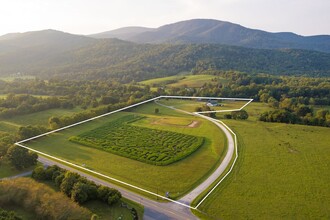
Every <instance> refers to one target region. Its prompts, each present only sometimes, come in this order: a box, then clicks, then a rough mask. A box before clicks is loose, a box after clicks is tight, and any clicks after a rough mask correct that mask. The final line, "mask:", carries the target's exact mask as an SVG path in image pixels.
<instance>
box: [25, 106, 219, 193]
mask: <svg viewBox="0 0 330 220" xmlns="http://www.w3.org/2000/svg"><path fill="white" fill-rule="evenodd" d="M155 108H158V109H159V113H158V114H155V113H154V112H155V111H154V109H155ZM132 112H134V113H139V114H141V115H147V116H148V117H154V118H159V119H161V118H164V117H181V118H185V119H187V120H191V121H194V120H198V121H200V124H199V126H198V127H195V128H191V127H188V126H177V125H174V126H173V125H168V124H157V123H155V124H153V123H147V122H146V121H143V120H140V121H137V122H134V126H142V127H147V128H152V129H158V130H164V131H174V132H178V133H182V134H187V135H193V136H202V137H204V138H205V141H204V144H203V145H202V146H201V147H200V148H199V149H198V150H197V151H195V152H194V153H193V154H191V155H190V156H189V157H187V158H185V159H183V160H181V161H178V162H175V163H173V164H170V165H167V166H155V165H150V164H146V163H143V162H139V161H136V160H132V159H129V158H126V157H121V156H118V155H115V154H111V153H108V152H105V151H102V150H98V149H95V148H91V147H86V146H83V145H80V144H77V143H72V142H70V141H69V140H68V139H69V138H70V137H72V136H76V135H79V134H82V133H84V132H87V131H91V130H93V129H95V128H98V127H100V126H103V125H105V124H106V123H109V122H111V121H113V120H116V119H117V118H120V117H122V116H124V115H127V114H131V113H132ZM127 136H129V133H128V134H127ZM26 145H27V146H28V147H31V148H33V149H36V150H40V151H42V152H45V153H47V154H50V155H52V156H55V157H59V158H62V159H65V160H68V161H70V162H72V163H75V164H78V165H84V166H85V167H86V168H90V169H92V170H95V171H98V172H101V173H103V174H106V175H109V176H111V177H114V178H117V179H119V180H122V181H125V182H128V183H130V184H133V185H136V186H139V187H142V188H145V189H147V190H150V191H153V192H158V193H159V194H160V195H165V193H166V192H170V195H171V196H172V197H178V196H180V195H183V194H184V193H186V192H187V191H189V190H190V189H192V188H193V187H194V186H196V185H197V184H198V183H200V182H201V181H202V180H203V179H205V178H206V177H207V176H208V175H209V174H210V172H211V171H212V170H213V169H214V168H215V167H216V165H218V164H219V162H220V160H219V158H221V157H222V156H223V153H224V151H225V140H224V135H223V133H222V132H221V130H220V129H219V128H217V127H216V126H215V125H214V124H213V123H211V122H209V121H206V120H204V119H201V118H197V117H195V116H190V115H186V114H182V113H179V112H176V111H173V110H171V109H168V108H165V107H162V106H159V105H157V104H155V103H149V104H145V105H142V106H140V107H137V108H135V109H131V111H130V112H119V113H116V114H113V115H110V116H107V117H103V118H100V119H97V120H94V121H91V122H88V123H86V124H82V125H79V126H76V127H73V128H69V129H66V130H64V131H61V132H58V133H55V134H52V135H49V136H48V137H42V138H39V139H37V140H35V141H31V142H28V143H26ZM187 180H189V181H187Z"/></svg>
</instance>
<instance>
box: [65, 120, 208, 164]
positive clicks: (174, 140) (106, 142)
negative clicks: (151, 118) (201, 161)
mask: <svg viewBox="0 0 330 220" xmlns="http://www.w3.org/2000/svg"><path fill="white" fill-rule="evenodd" d="M142 118H144V117H142V116H137V115H127V116H123V117H121V118H119V119H117V120H115V121H113V122H110V123H108V124H106V125H104V126H101V127H99V128H96V129H94V130H91V131H88V132H85V133H83V134H80V135H78V136H73V137H70V139H69V140H70V141H72V142H75V143H79V144H83V145H85V146H89V147H93V148H97V149H102V150H105V151H108V152H110V153H114V154H117V155H120V156H124V157H128V158H131V159H135V160H139V161H142V162H145V163H149V164H153V165H168V164H171V163H174V162H176V161H178V160H181V159H183V158H185V157H187V156H188V155H190V154H191V153H193V152H194V151H195V150H197V149H198V148H199V147H200V146H202V145H203V143H204V138H203V137H197V136H192V135H186V134H182V133H177V132H171V131H162V130H157V129H150V128H145V127H137V126H133V125H131V124H132V122H134V121H137V120H140V119H142Z"/></svg>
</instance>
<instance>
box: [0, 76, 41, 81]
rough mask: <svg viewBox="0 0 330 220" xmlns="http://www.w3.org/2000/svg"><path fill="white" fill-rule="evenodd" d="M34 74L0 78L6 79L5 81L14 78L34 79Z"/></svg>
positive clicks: (1, 78)
mask: <svg viewBox="0 0 330 220" xmlns="http://www.w3.org/2000/svg"><path fill="white" fill-rule="evenodd" d="M35 78H36V77H35V76H30V75H24V76H18V75H17V76H2V77H0V80H3V81H6V82H12V81H14V80H16V79H21V80H26V79H35Z"/></svg>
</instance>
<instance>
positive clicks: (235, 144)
mask: <svg viewBox="0 0 330 220" xmlns="http://www.w3.org/2000/svg"><path fill="white" fill-rule="evenodd" d="M172 98H173V97H172ZM180 98H184V97H180ZM214 99H215V98H214ZM226 99H228V98H226ZM229 99H230V98H229ZM248 100H249V101H248V102H247V103H246V104H245V105H243V106H242V107H241V108H240V109H233V110H220V111H207V112H194V113H191V112H187V111H184V110H180V109H175V108H174V107H170V106H166V105H163V104H160V103H158V102H157V101H155V102H156V103H157V104H159V105H161V106H164V107H168V108H171V109H174V110H178V111H180V112H183V113H186V114H195V115H198V116H199V117H202V118H205V119H206V120H209V121H212V122H218V123H221V124H222V125H223V126H224V127H225V128H226V129H227V130H228V131H229V132H230V133H231V134H232V135H233V136H234V148H235V158H234V160H233V163H232V165H231V167H230V169H229V170H228V172H227V173H226V174H225V175H224V176H223V177H222V178H221V179H220V180H219V182H218V183H217V184H216V185H215V186H214V187H213V188H212V189H211V190H210V191H209V192H208V193H207V194H206V195H205V196H204V197H203V198H202V200H201V201H200V202H199V203H198V204H197V205H196V206H195V207H193V208H192V209H194V210H197V209H198V207H199V206H200V205H201V204H202V203H203V202H204V201H205V200H206V199H207V197H208V196H209V195H210V194H211V193H212V192H213V191H214V190H215V189H216V188H217V187H218V186H219V185H220V183H221V182H222V181H223V180H224V179H225V178H226V177H227V176H228V175H229V174H230V173H231V172H232V170H233V168H234V166H235V163H236V161H237V158H238V150H237V136H236V134H235V133H234V132H233V130H232V129H230V128H229V127H228V126H227V125H226V124H225V123H223V122H222V121H220V120H216V119H213V118H210V117H207V116H204V115H202V113H211V112H223V111H226V112H228V111H239V110H242V109H243V108H244V107H246V106H247V105H248V104H250V103H251V102H252V101H253V99H248Z"/></svg>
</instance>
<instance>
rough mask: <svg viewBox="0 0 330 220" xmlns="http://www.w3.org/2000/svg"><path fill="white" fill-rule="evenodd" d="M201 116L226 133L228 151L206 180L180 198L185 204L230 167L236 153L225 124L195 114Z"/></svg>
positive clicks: (171, 107) (190, 201)
mask: <svg viewBox="0 0 330 220" xmlns="http://www.w3.org/2000/svg"><path fill="white" fill-rule="evenodd" d="M155 103H157V104H158V105H161V106H163V107H166V108H170V109H173V110H177V111H180V112H183V113H185V114H189V115H192V114H193V113H191V112H187V111H184V110H181V109H176V108H175V107H173V106H167V105H163V104H161V103H159V102H157V101H155ZM193 115H196V116H199V117H202V118H204V119H206V120H208V121H211V122H213V123H214V124H215V125H216V126H218V127H219V128H220V129H221V130H222V131H223V132H224V134H225V135H226V138H227V143H228V149H227V153H226V156H225V158H224V159H223V161H222V162H221V164H220V166H219V167H218V168H217V169H216V170H215V171H214V172H213V173H212V174H211V175H210V176H209V177H208V178H207V179H206V180H204V181H203V182H202V183H201V184H200V185H198V186H197V187H196V188H195V189H193V190H192V191H190V192H189V193H188V194H186V195H185V196H183V197H182V198H180V199H179V201H180V202H182V203H184V204H187V205H189V204H191V203H192V202H193V201H194V199H195V198H196V197H197V196H198V195H199V194H201V193H202V192H204V191H205V190H206V189H207V188H208V187H209V186H210V185H211V184H212V183H213V182H214V181H216V180H217V179H218V178H219V176H220V175H221V174H222V173H223V172H224V171H225V169H226V168H227V167H228V165H229V164H230V161H231V159H232V157H233V155H234V150H235V142H234V138H233V137H232V135H231V133H230V132H229V131H228V130H227V128H225V126H223V125H222V124H220V123H219V122H218V121H217V120H215V119H213V118H210V117H207V116H204V115H201V114H193Z"/></svg>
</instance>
